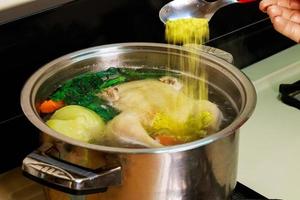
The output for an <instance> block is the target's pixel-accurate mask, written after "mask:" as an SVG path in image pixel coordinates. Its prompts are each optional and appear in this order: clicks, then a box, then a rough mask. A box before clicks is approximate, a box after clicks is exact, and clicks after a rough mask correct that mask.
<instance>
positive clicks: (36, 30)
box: [0, 0, 294, 173]
mask: <svg viewBox="0 0 300 200" xmlns="http://www.w3.org/2000/svg"><path fill="white" fill-rule="evenodd" d="M167 2H168V1H166V0H110V1H106V0H77V1H73V2H71V3H68V4H65V5H62V6H60V7H57V8H54V9H51V10H48V11H44V12H42V13H39V14H35V15H32V16H28V17H25V18H22V19H19V20H16V21H12V22H9V23H6V24H2V25H0V60H1V67H0V70H1V71H0V73H1V76H2V78H1V79H0V84H1V89H2V95H1V98H0V99H1V105H2V109H1V112H0V134H1V138H0V156H1V161H0V173H2V172H5V171H7V170H9V169H11V168H14V167H16V166H20V164H21V162H22V159H23V158H24V157H25V156H26V154H28V153H29V152H31V151H32V150H33V149H35V148H36V147H38V134H37V132H38V131H37V129H36V128H35V127H33V125H31V124H30V123H29V122H28V121H27V119H26V117H25V116H24V115H23V113H22V110H21V108H20V103H19V102H20V101H19V98H20V92H21V89H22V86H23V84H24V82H25V81H26V79H27V78H28V77H29V76H30V75H31V74H32V73H33V72H34V71H36V70H37V69H38V68H39V67H41V66H42V65H43V64H45V63H47V62H49V61H51V60H53V59H55V58H57V57H59V56H62V55H64V54H67V53H70V52H73V51H76V50H79V49H83V48H87V47H91V46H97V45H102V44H109V43H121V42H160V43H165V40H164V25H163V24H162V23H161V22H160V20H159V17H158V12H159V9H160V8H161V7H162V6H163V5H164V4H165V3H167ZM210 38H211V41H210V42H208V43H207V45H209V46H213V47H217V48H220V49H222V50H225V51H227V52H229V53H231V54H232V55H233V57H234V63H235V65H236V66H237V67H238V68H240V69H242V68H244V67H246V66H248V65H250V64H252V63H255V62H257V61H259V60H261V59H263V58H266V57H268V56H270V55H273V54H275V53H277V52H279V51H281V50H283V49H285V48H288V47H290V46H291V45H294V42H292V41H290V40H289V39H287V38H285V37H283V36H281V35H280V34H278V33H276V32H275V31H274V30H273V28H272V26H271V23H270V21H269V20H268V18H267V16H266V15H265V14H263V13H261V12H260V11H259V10H258V3H257V2H254V3H249V4H243V5H241V4H234V5H229V6H227V7H225V8H223V9H221V10H219V11H218V12H217V13H216V14H215V16H214V17H213V18H212V19H211V21H210Z"/></svg>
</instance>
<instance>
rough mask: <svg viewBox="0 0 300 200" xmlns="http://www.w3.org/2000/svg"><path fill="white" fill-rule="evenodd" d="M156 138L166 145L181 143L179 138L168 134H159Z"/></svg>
mask: <svg viewBox="0 0 300 200" xmlns="http://www.w3.org/2000/svg"><path fill="white" fill-rule="evenodd" d="M155 140H157V141H158V142H159V143H160V144H162V145H165V146H171V145H176V144H180V143H181V142H179V141H178V140H176V139H175V138H174V137H172V136H168V135H158V136H156V137H155Z"/></svg>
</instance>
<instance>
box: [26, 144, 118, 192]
mask: <svg viewBox="0 0 300 200" xmlns="http://www.w3.org/2000/svg"><path fill="white" fill-rule="evenodd" d="M52 146H53V145H52V144H45V145H42V146H41V147H40V148H39V149H38V150H35V151H33V152H32V153H30V154H29V155H27V157H26V158H25V159H24V160H23V164H22V170H23V174H24V175H25V176H26V177H28V178H30V179H32V180H34V181H37V182H39V183H42V184H43V185H46V186H49V187H51V188H54V189H57V190H60V191H63V192H66V193H70V194H76V195H83V194H92V193H98V192H105V191H106V190H107V187H109V186H114V185H120V184H121V167H120V166H117V167H115V168H112V169H108V170H89V169H86V168H83V167H79V166H77V165H73V164H70V163H67V162H64V161H61V160H58V159H56V158H52V157H50V156H48V155H47V154H46V152H48V151H49V150H50V149H51V148H52Z"/></svg>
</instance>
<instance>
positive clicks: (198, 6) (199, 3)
mask: <svg viewBox="0 0 300 200" xmlns="http://www.w3.org/2000/svg"><path fill="white" fill-rule="evenodd" d="M253 1H255V0H216V1H213V2H208V1H205V0H173V1H171V2H169V3H167V4H166V5H165V6H163V7H162V8H161V9H160V11H159V18H160V20H161V21H162V22H163V23H166V22H167V20H173V19H180V18H192V17H195V18H207V19H208V20H210V19H211V17H212V16H213V15H214V14H215V12H216V11H217V10H219V9H220V8H222V7H224V6H227V5H229V4H233V3H248V2H253Z"/></svg>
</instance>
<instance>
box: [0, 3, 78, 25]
mask: <svg viewBox="0 0 300 200" xmlns="http://www.w3.org/2000/svg"><path fill="white" fill-rule="evenodd" d="M71 1H73V0H0V24H4V23H7V22H10V21H14V20H17V19H20V18H23V17H26V16H29V15H33V14H35V13H39V12H42V11H45V10H49V9H52V8H54V7H57V6H59V5H62V4H65V3H68V2H71Z"/></svg>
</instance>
